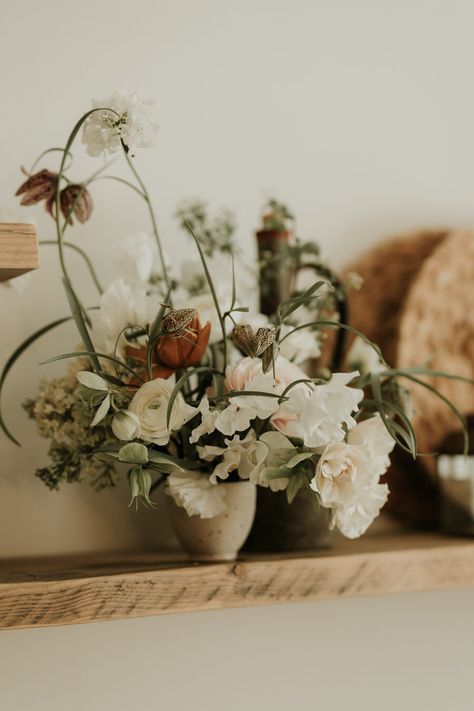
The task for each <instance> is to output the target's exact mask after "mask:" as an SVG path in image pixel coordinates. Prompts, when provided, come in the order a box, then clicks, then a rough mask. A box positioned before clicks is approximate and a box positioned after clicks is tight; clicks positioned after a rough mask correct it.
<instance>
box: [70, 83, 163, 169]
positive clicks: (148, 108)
mask: <svg viewBox="0 0 474 711" xmlns="http://www.w3.org/2000/svg"><path fill="white" fill-rule="evenodd" d="M153 106H154V101H150V100H148V99H144V98H143V97H142V95H141V94H140V92H134V93H132V94H130V93H128V92H126V91H123V90H118V91H114V92H113V94H111V95H110V96H108V97H107V98H105V99H100V100H97V99H94V100H93V102H92V108H93V109H104V110H103V111H95V112H94V113H92V114H91V115H90V116H89V117H88V118H87V119H86V121H85V122H84V127H83V129H82V142H83V143H84V145H85V146H86V150H87V153H88V154H89V155H90V156H100V155H102V154H108V153H115V152H116V151H117V150H118V149H119V148H120V147H121V144H122V142H123V143H124V144H125V146H126V147H127V148H128V149H129V150H131V151H133V149H134V148H145V147H148V146H151V145H153V142H154V139H155V135H156V132H157V130H158V124H157V123H156V121H155V120H154V119H153V117H152V109H153ZM107 109H109V110H107Z"/></svg>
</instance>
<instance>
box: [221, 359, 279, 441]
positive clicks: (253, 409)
mask: <svg viewBox="0 0 474 711" xmlns="http://www.w3.org/2000/svg"><path fill="white" fill-rule="evenodd" d="M242 391H243V392H251V391H255V392H260V393H268V395H237V396H236V397H233V398H231V400H230V404H229V405H228V406H227V407H226V408H225V409H224V410H222V411H221V412H220V413H219V415H218V416H217V418H216V423H215V424H216V429H217V430H219V432H222V434H225V435H233V434H234V432H241V431H242V430H246V429H247V428H248V427H249V426H250V422H251V421H252V420H254V419H255V418H256V417H258V418H260V419H261V420H265V419H267V417H270V416H271V415H272V414H273V413H275V412H276V411H277V410H278V408H279V404H278V398H277V397H273V396H274V395H276V393H275V381H274V379H273V375H272V374H271V373H266V374H264V373H263V372H262V368H261V364H260V372H259V374H258V375H256V376H255V377H254V378H253V379H252V380H250V381H249V382H248V383H246V384H245V385H244V387H243V388H242Z"/></svg>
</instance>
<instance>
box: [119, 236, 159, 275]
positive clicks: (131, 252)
mask: <svg viewBox="0 0 474 711" xmlns="http://www.w3.org/2000/svg"><path fill="white" fill-rule="evenodd" d="M117 267H118V269H119V272H120V276H121V277H123V278H124V279H127V280H128V281H131V282H139V283H141V284H147V283H148V282H149V281H150V277H151V276H152V274H154V273H156V272H157V271H158V249H157V246H156V242H155V240H154V238H153V237H152V236H151V235H149V234H147V233H146V232H138V233H137V234H134V235H129V236H128V237H126V238H125V239H124V240H123V241H122V243H121V245H120V247H119V251H118V256H117Z"/></svg>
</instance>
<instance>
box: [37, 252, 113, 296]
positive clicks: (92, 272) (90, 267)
mask: <svg viewBox="0 0 474 711" xmlns="http://www.w3.org/2000/svg"><path fill="white" fill-rule="evenodd" d="M39 244H40V245H56V244H57V241H56V240H55V239H42V240H40V242H39ZM63 244H64V246H65V247H69V249H73V250H74V251H75V252H77V253H78V254H80V255H81V257H82V258H83V260H84V261H85V263H86V265H87V268H88V270H89V273H90V275H91V278H92V281H93V282H94V284H95V287H96V289H97V291H98V292H99V294H100V295H102V294H103V293H104V290H103V288H102V286H101V283H100V281H99V278H98V276H97V273H96V271H95V269H94V266H93V264H92V261H91V259H90V258H89V257H88V256H87V254H86V253H85V252H84V250H83V249H81V248H80V247H78V246H77V245H75V244H73V243H72V242H64V243H63Z"/></svg>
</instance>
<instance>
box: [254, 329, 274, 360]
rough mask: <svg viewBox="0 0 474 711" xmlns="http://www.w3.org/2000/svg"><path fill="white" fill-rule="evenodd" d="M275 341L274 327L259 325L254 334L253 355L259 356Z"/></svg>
mask: <svg viewBox="0 0 474 711" xmlns="http://www.w3.org/2000/svg"><path fill="white" fill-rule="evenodd" d="M274 342H275V329H274V328H266V327H263V326H262V327H261V328H259V329H258V331H257V335H256V336H255V355H256V356H261V355H262V354H263V353H264V351H266V350H267V349H268V348H269V347H270V346H271V345H272V344H273V343H274Z"/></svg>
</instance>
